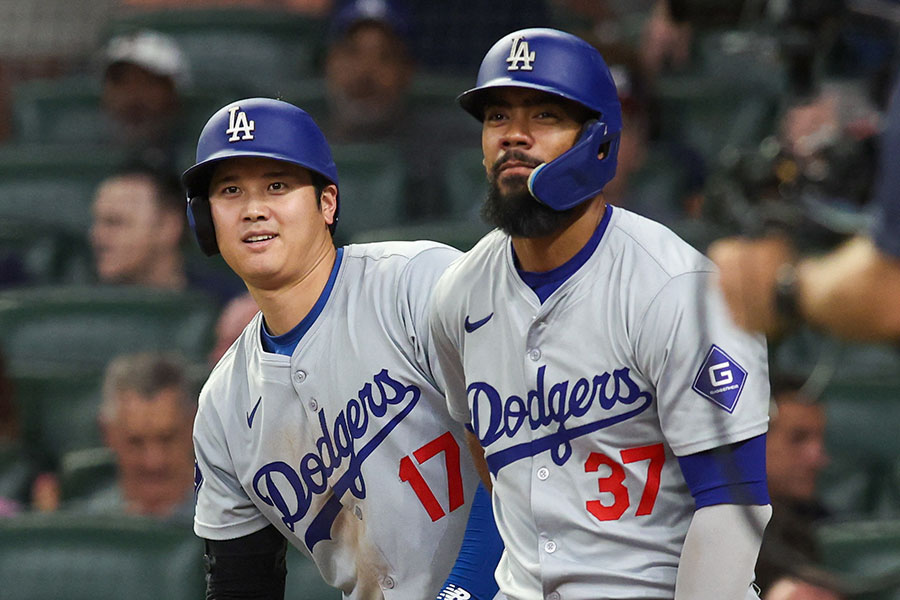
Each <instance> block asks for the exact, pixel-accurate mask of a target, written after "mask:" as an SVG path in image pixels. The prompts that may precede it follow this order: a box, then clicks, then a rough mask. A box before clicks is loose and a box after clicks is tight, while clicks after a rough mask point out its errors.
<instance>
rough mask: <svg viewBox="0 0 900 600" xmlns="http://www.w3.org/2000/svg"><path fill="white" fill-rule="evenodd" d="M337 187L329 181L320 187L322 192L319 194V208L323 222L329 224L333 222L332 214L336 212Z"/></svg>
mask: <svg viewBox="0 0 900 600" xmlns="http://www.w3.org/2000/svg"><path fill="white" fill-rule="evenodd" d="M337 201H338V189H337V186H336V185H334V184H333V183H329V184H328V185H326V186H325V187H324V188H322V194H321V195H320V196H319V210H321V211H322V216H324V217H325V223H326V224H328V225H331V224H332V223H334V215H335V213H336V212H337Z"/></svg>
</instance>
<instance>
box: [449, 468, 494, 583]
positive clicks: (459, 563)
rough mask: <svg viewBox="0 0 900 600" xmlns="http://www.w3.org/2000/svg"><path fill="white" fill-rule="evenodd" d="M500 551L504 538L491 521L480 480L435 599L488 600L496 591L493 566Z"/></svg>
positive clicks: (488, 500) (489, 507) (492, 516)
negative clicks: (453, 559)
mask: <svg viewBox="0 0 900 600" xmlns="http://www.w3.org/2000/svg"><path fill="white" fill-rule="evenodd" d="M502 553H503V540H501V539H500V533H499V532H498V531H497V525H496V524H495V523H494V510H493V508H492V507H491V495H490V494H489V493H488V491H487V490H486V489H485V487H484V485H483V484H481V483H479V484H478V489H477V490H475V499H474V500H473V501H472V508H471V511H470V512H469V522H468V524H467V525H466V533H465V535H464V536H463V542H462V545H461V546H460V549H459V555H458V556H457V558H456V564H455V565H453V570H452V571H450V576H449V577H447V581H446V583H444V587H443V589H442V590H441V591H440V593H439V594H438V595H437V599H438V600H448V599H453V600H467V599H469V598H473V599H475V600H491V599H492V598H493V597H494V596H495V595H496V594H497V589H498V587H497V582H496V580H495V579H494V569H496V568H497V562H498V561H499V560H500V555H501V554H502Z"/></svg>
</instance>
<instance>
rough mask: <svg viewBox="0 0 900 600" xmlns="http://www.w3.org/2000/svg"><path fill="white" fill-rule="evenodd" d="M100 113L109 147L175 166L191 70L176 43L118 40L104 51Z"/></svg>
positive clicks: (141, 35)
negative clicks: (104, 118) (106, 127)
mask: <svg viewBox="0 0 900 600" xmlns="http://www.w3.org/2000/svg"><path fill="white" fill-rule="evenodd" d="M103 69H104V70H103V90H102V99H101V101H102V107H103V111H104V113H105V114H106V115H107V116H108V121H109V137H110V141H111V142H112V143H114V144H116V145H118V146H121V147H123V148H126V149H129V150H134V151H138V152H140V153H141V154H142V155H143V156H144V157H145V158H146V159H147V160H152V161H156V162H162V161H171V160H173V154H174V150H176V149H177V142H178V140H177V139H176V138H177V134H178V125H179V123H180V120H181V118H182V102H181V97H182V95H183V93H184V92H185V90H186V88H187V86H188V85H189V83H190V67H189V64H188V61H187V58H186V57H185V55H184V53H183V52H182V50H181V49H180V48H179V47H178V45H177V44H176V43H175V41H174V40H172V38H170V37H169V36H167V35H164V34H162V33H158V32H155V31H146V30H145V31H138V32H136V33H131V34H126V35H121V36H118V37H114V38H113V39H111V40H110V41H109V43H108V44H107V46H106V48H105V49H104V51H103Z"/></svg>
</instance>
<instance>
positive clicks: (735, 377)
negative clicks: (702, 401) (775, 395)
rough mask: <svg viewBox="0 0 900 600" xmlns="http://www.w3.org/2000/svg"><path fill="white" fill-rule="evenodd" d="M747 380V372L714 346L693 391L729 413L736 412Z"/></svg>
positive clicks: (698, 375) (692, 387)
mask: <svg viewBox="0 0 900 600" xmlns="http://www.w3.org/2000/svg"><path fill="white" fill-rule="evenodd" d="M746 380H747V371H745V370H744V368H743V367H741V365H739V364H737V363H736V362H735V361H734V359H733V358H731V357H730V356H728V355H727V354H725V351H724V350H722V349H721V348H719V347H718V346H716V345H715V344H713V345H712V347H711V348H710V349H709V353H708V354H707V355H706V359H705V360H704V361H703V365H701V367H700V371H698V372H697V376H696V377H694V384H693V385H692V386H691V389H693V390H694V391H695V392H697V393H698V394H700V395H701V396H703V397H704V398H707V399H708V400H712V401H713V402H715V403H716V404H718V405H719V406H721V407H722V408H724V409H725V410H727V411H728V412H734V407H735V406H737V403H738V399H739V398H740V397H741V390H743V389H744V382H745V381H746Z"/></svg>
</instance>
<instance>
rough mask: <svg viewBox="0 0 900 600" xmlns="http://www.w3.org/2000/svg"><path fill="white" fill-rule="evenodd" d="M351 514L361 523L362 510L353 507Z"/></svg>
mask: <svg viewBox="0 0 900 600" xmlns="http://www.w3.org/2000/svg"><path fill="white" fill-rule="evenodd" d="M353 514H354V515H356V518H357V519H359V520H360V521H362V509H361V508H360V507H359V506H356V507H354V509H353Z"/></svg>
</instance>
